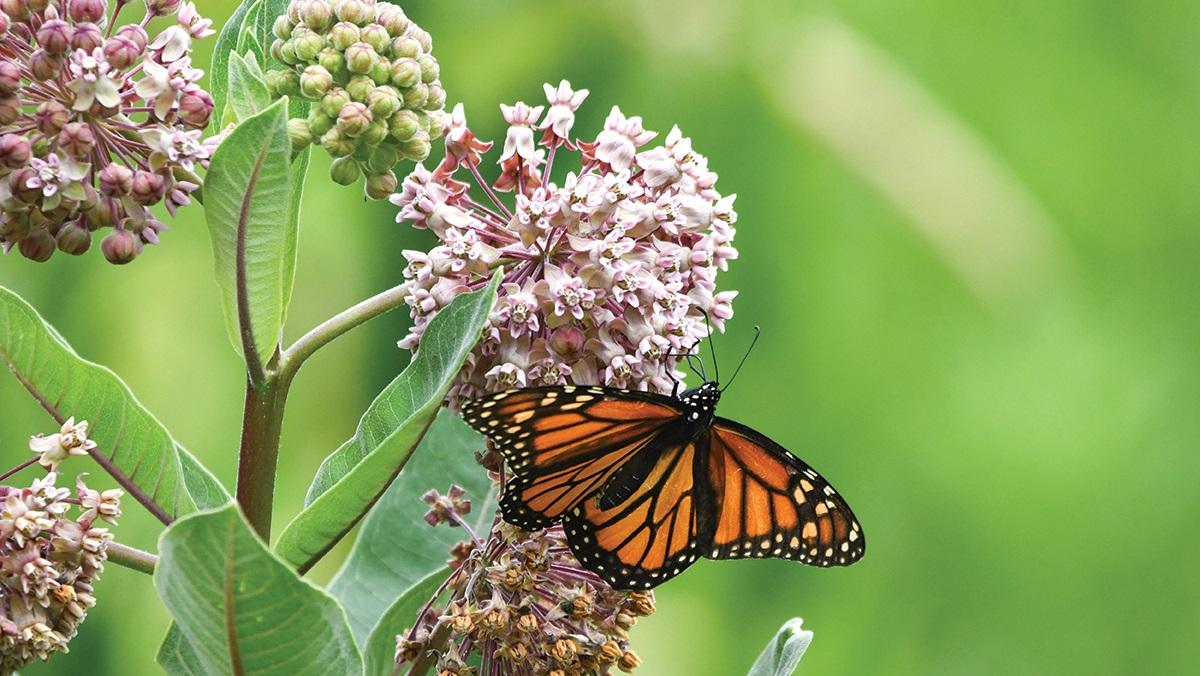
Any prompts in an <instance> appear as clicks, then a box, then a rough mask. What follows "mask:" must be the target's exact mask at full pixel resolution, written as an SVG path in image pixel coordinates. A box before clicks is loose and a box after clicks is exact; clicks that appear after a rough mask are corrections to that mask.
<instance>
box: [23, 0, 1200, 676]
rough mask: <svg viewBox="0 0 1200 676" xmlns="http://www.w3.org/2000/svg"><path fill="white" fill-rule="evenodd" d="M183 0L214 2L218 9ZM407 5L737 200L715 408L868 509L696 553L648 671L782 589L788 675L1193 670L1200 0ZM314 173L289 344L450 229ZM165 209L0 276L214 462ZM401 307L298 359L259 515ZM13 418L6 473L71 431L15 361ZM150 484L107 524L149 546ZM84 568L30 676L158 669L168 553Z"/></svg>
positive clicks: (312, 456)
mask: <svg viewBox="0 0 1200 676" xmlns="http://www.w3.org/2000/svg"><path fill="white" fill-rule="evenodd" d="M199 4H200V5H201V6H202V11H203V12H205V13H206V14H208V15H210V16H212V17H214V18H215V19H217V23H218V25H220V24H221V23H222V22H223V20H224V18H225V17H226V16H228V14H229V13H230V11H231V10H232V6H233V4H234V3H233V0H215V1H214V0H204V1H203V2H201V3H199ZM1001 5H1002V7H1001ZM403 6H404V8H405V10H406V11H408V12H409V14H410V15H411V16H412V17H413V18H414V19H416V20H417V21H418V22H419V23H420V24H421V25H422V26H424V27H425V28H426V29H427V30H429V31H430V32H431V33H432V34H433V36H434V41H435V51H434V53H435V55H436V56H437V58H438V59H439V60H440V62H441V65H442V79H443V81H444V83H445V84H446V87H447V89H448V91H449V95H450V101H451V102H454V101H463V102H465V103H466V105H467V110H468V115H469V119H470V120H471V121H472V123H473V127H474V128H475V130H476V131H477V133H479V135H480V136H481V137H483V138H493V139H502V138H503V130H502V127H501V120H500V117H499V114H498V110H497V107H496V106H497V104H498V103H501V102H512V101H515V100H517V99H524V100H526V101H528V102H530V103H536V102H540V101H541V98H542V92H541V83H542V82H545V81H551V82H557V81H558V80H559V79H560V78H567V79H569V80H571V82H572V83H573V84H575V85H576V86H578V87H587V88H589V89H591V92H592V93H591V97H590V99H589V100H588V102H587V103H586V104H585V106H584V108H583V109H582V111H581V116H580V119H579V122H578V124H577V125H576V127H575V129H576V133H577V134H580V135H586V134H591V133H594V131H596V130H598V129H599V126H600V125H601V124H602V121H603V118H604V116H605V115H606V114H607V112H608V108H609V106H610V105H612V104H619V105H620V106H621V107H622V109H623V110H624V111H625V112H626V113H628V114H640V115H642V116H644V118H645V120H646V124H647V127H649V128H651V129H658V130H661V131H662V132H664V133H665V132H666V131H667V130H669V129H670V126H671V125H672V124H679V125H680V127H681V128H682V129H683V131H684V133H685V134H687V135H689V136H691V137H692V138H693V140H694V143H695V146H696V148H697V150H698V151H700V152H702V153H705V154H707V155H708V156H709V158H710V163H711V166H712V167H713V168H714V169H715V170H716V171H717V172H719V173H720V176H721V180H720V183H719V184H718V188H720V189H721V190H722V191H723V192H726V193H733V192H736V193H737V194H738V195H739V199H738V202H737V208H738V211H739V213H740V220H739V222H738V231H739V234H738V237H737V240H736V244H737V246H738V248H739V249H740V251H741V259H740V260H738V261H736V262H735V265H734V267H733V269H732V270H731V272H729V273H728V274H726V275H725V276H724V277H723V280H722V285H723V287H724V288H729V289H738V290H740V291H741V295H740V296H739V297H738V299H737V301H736V303H735V309H736V313H737V316H736V318H735V320H734V321H733V322H732V323H731V325H730V329H731V331H730V333H731V335H730V336H729V337H728V338H725V339H722V340H720V341H719V343H718V350H719V351H720V352H722V353H723V354H724V356H725V359H726V360H732V359H733V358H734V355H735V354H737V353H739V352H740V351H741V350H742V349H743V346H744V345H745V344H746V343H747V342H748V340H749V336H750V332H751V328H752V326H753V325H754V324H755V323H760V324H762V325H763V338H762V341H761V342H760V345H759V347H758V349H757V351H756V352H755V354H754V356H753V358H752V359H751V361H750V362H749V364H748V365H747V367H746V370H745V371H744V372H743V375H742V376H741V379H740V380H739V382H738V384H737V386H736V387H735V388H734V389H732V390H731V391H730V392H729V393H728V395H727V397H726V399H725V401H723V402H722V413H723V414H724V415H727V416H729V417H733V418H736V419H739V420H742V421H745V422H746V423H749V424H752V425H753V426H755V427H757V428H758V429H760V430H762V431H764V432H766V433H767V434H769V435H771V436H772V437H774V438H775V439H777V440H778V441H780V442H781V443H783V444H784V445H786V446H787V447H789V448H790V449H792V450H793V451H795V452H796V453H797V454H798V455H801V456H803V457H804V458H806V459H807V460H808V461H809V462H811V463H812V464H813V465H814V466H816V467H817V468H818V469H820V470H821V471H822V472H823V473H825V474H826V475H827V476H829V477H830V478H831V479H832V481H833V482H834V483H835V485H837V486H838V488H839V490H840V491H841V492H842V493H844V494H845V495H846V496H847V498H848V499H849V500H850V501H851V503H852V504H853V505H854V507H855V510H856V512H857V514H858V516H859V518H860V520H861V521H862V523H863V524H864V527H865V530H866V534H867V537H868V539H869V541H870V547H869V552H868V555H867V557H866V559H865V561H863V562H862V563H861V564H859V565H857V566H854V567H853V568H850V569H844V570H816V569H809V568H805V567H803V566H799V565H795V564H792V563H786V562H780V561H745V562H716V563H715V562H701V563H699V564H697V565H696V566H695V567H694V570H692V571H690V572H688V573H687V574H686V575H684V576H682V577H681V578H679V579H678V580H677V581H674V582H672V583H670V584H667V585H666V586H664V587H663V588H662V589H661V590H660V591H659V595H658V599H659V611H658V613H657V614H656V615H654V616H653V617H651V618H649V619H647V620H645V621H643V622H642V623H640V624H639V625H638V627H637V629H636V630H635V632H634V634H633V638H634V647H635V649H636V650H637V651H638V652H639V653H640V654H641V656H642V657H643V659H644V666H643V668H642V669H641V670H640V671H639V673H643V674H650V675H658V674H738V673H744V672H745V669H746V668H747V667H748V666H749V664H750V663H751V662H752V661H753V659H754V656H755V655H756V654H757V652H758V651H759V649H760V647H761V646H762V645H763V643H764V642H765V641H766V640H767V639H768V638H769V637H770V636H771V634H772V633H773V632H774V630H775V629H776V628H777V627H778V625H779V624H780V623H782V622H783V621H784V620H785V619H787V618H788V617H791V616H793V615H801V616H803V617H804V619H805V626H806V627H807V628H809V629H811V630H813V631H815V632H816V638H815V641H814V643H813V645H812V648H811V649H810V651H809V653H808V655H807V657H806V658H805V661H804V663H803V664H802V667H801V673H809V674H859V673H887V674H908V673H911V674H962V673H1005V674H1014V673H1032V674H1045V673H1062V674H1066V673H1080V674H1097V673H1105V674H1121V673H1182V672H1186V671H1190V670H1191V669H1194V668H1195V664H1196V657H1195V637H1196V636H1198V635H1200V578H1197V577H1196V576H1195V574H1194V572H1189V571H1194V568H1193V566H1194V565H1195V564H1194V562H1195V559H1196V556H1197V555H1200V538H1196V537H1195V535H1196V525H1195V517H1196V514H1197V513H1198V510H1200V491H1197V486H1198V485H1200V453H1198V452H1197V451H1198V450H1200V448H1198V444H1197V439H1198V438H1200V415H1198V414H1197V406H1198V405H1200V387H1197V381H1198V379H1200V359H1197V357H1196V351H1197V347H1198V346H1200V307H1198V306H1197V303H1196V292H1197V284H1198V283H1200V274H1198V273H1197V269H1198V267H1197V266H1198V263H1200V229H1198V228H1197V227H1196V225H1197V218H1198V217H1200V189H1198V188H1197V184H1198V181H1200V178H1198V177H1200V152H1198V149H1200V58H1198V57H1197V48H1196V45H1197V44H1200V4H1198V3H1179V2H1164V1H1160V2H1131V1H1128V0H1125V1H1115V2H1105V3H1097V2H1091V1H1090V0H1059V1H1058V2H1053V3H1043V2H1014V3H962V2H955V1H952V0H929V1H924V2H894V3H878V2H869V1H863V0H858V1H855V0H846V1H827V2H803V3H792V4H784V3H729V2H718V1H715V0H713V1H708V2H695V1H686V0H669V1H666V2H664V1H660V2H655V3H647V2H638V1H634V0H629V1H620V2H617V1H610V2H603V3H601V2H579V3H559V2H544V3H540V2H508V3H489V2H482V1H480V2H450V1H446V0H443V1H441V2H433V1H432V0H414V1H412V2H406V3H404V5H403ZM213 42H214V41H213V40H208V41H206V43H207V44H204V45H202V47H201V50H200V51H201V53H200V54H199V55H198V58H197V61H198V62H200V63H207V59H208V50H210V49H211V47H212V43H213ZM493 161H494V157H493ZM324 170H325V165H324V164H323V163H321V162H318V164H317V166H316V168H315V170H314V172H313V174H312V175H311V176H310V182H309V192H308V193H307V196H306V205H307V206H306V210H305V212H304V217H303V225H302V235H301V251H300V264H299V275H298V280H297V286H296V293H295V302H294V305H293V307H292V312H291V317H290V323H289V327H288V334H289V337H295V336H297V335H299V333H300V332H302V331H304V330H307V329H308V328H309V327H311V326H312V325H314V324H315V323H317V322H319V321H321V320H322V319H324V318H325V317H327V316H329V315H330V314H332V313H334V312H336V311H338V310H340V309H341V308H343V307H345V306H347V305H348V304H350V303H352V302H354V301H356V300H359V299H361V298H364V297H366V296H368V295H370V294H372V293H375V292H377V291H379V290H382V289H384V288H387V287H388V286H390V285H393V284H395V283H396V282H397V280H399V279H400V277H401V274H400V271H401V269H402V267H403V265H404V263H403V260H402V258H401V257H400V250H401V249H402V248H409V247H418V248H427V247H428V245H429V242H430V239H429V237H428V233H425V232H416V231H413V230H411V229H409V228H407V227H406V226H402V225H396V224H395V223H394V222H393V220H392V219H393V214H394V212H393V209H392V208H391V207H390V205H387V204H386V203H385V204H366V203H364V202H363V201H362V199H361V198H360V193H359V192H358V191H357V190H356V189H343V188H338V187H335V186H333V185H331V184H330V183H328V182H327V181H325V180H323V172H324ZM171 225H172V230H171V232H170V233H168V234H167V235H166V237H165V243H164V245H163V246H161V247H159V248H156V249H153V250H149V251H147V253H146V254H145V255H144V256H143V257H142V258H141V259H139V260H138V261H137V262H136V263H135V264H133V265H132V266H130V267H128V268H125V269H118V268H114V267H112V266H109V265H107V264H105V263H104V262H103V260H102V258H101V257H100V256H99V254H98V252H92V254H90V255H88V256H86V257H85V258H84V259H83V260H77V259H72V260H68V258H67V257H66V256H63V255H61V254H60V255H58V256H56V257H55V258H54V260H52V261H51V262H50V263H49V264H46V265H35V264H32V263H29V262H27V261H25V260H23V259H20V258H17V257H9V258H7V259H5V260H3V262H2V263H0V283H3V284H4V285H6V286H9V287H11V288H13V289H15V290H16V291H18V292H19V293H21V294H23V295H24V296H25V297H26V298H28V299H29V300H30V301H31V302H32V303H33V304H34V305H35V306H36V307H37V308H38V309H39V310H40V311H41V312H42V313H44V314H45V316H46V317H47V318H48V319H49V320H50V321H51V322H52V323H53V324H54V325H55V326H57V327H58V328H59V330H60V331H61V332H62V333H63V334H64V335H65V336H66V337H67V339H68V340H69V341H70V342H71V343H72V344H73V345H74V346H75V347H76V349H77V350H78V351H79V352H80V353H81V354H82V355H84V356H85V357H87V358H89V359H92V360H94V361H97V362H100V363H102V364H106V365H108V366H110V367H112V368H113V369H114V370H116V371H117V372H118V373H119V374H121V375H122V376H123V377H124V378H125V379H126V380H127V382H128V383H129V385H130V386H131V387H132V389H133V390H134V392H135V393H137V395H138V397H140V398H141V400H142V401H143V402H144V403H145V404H146V405H147V406H148V407H149V408H150V410H152V411H154V412H155V413H156V414H157V415H158V416H159V417H160V418H161V419H162V420H163V421H164V422H165V423H166V424H167V425H168V427H169V428H170V429H171V430H172V431H173V432H174V434H175V435H176V437H177V438H178V439H179V440H180V441H181V442H182V443H183V444H184V445H186V446H187V447H188V448H189V449H191V450H192V451H193V452H195V453H196V454H197V455H198V456H199V457H200V458H201V459H202V460H203V461H204V462H206V463H207V464H208V465H209V466H210V467H211V468H213V470H214V471H216V473H217V474H218V475H219V476H220V477H221V478H222V479H224V480H226V481H227V482H230V483H232V479H233V475H234V468H235V464H236V449H237V440H238V430H239V422H240V413H241V410H240V409H241V396H242V375H241V372H240V371H239V368H238V361H237V358H236V356H235V355H234V353H233V351H232V350H231V349H230V346H229V344H228V341H227V340H226V337H225V329H224V327H223V325H222V317H221V312H220V309H219V299H218V293H217V287H216V285H215V283H214V282H213V278H212V271H211V255H210V248H209V242H208V235H207V233H206V232H205V226H204V222H203V218H202V214H201V211H200V209H198V208H197V209H188V210H185V213H184V215H183V216H182V218H180V219H179V220H177V221H175V222H173V223H172V224H171ZM406 322H407V318H406V317H404V316H403V314H402V313H395V314H392V315H389V316H386V317H385V318H382V319H379V320H376V321H375V322H374V323H372V324H370V325H368V326H366V327H364V328H362V329H360V330H358V331H357V332H355V333H353V334H351V335H350V336H348V337H346V338H343V339H342V340H341V341H339V342H337V343H335V344H334V345H333V346H331V347H330V348H328V349H327V350H326V351H324V352H323V353H322V354H321V355H319V356H318V357H317V358H316V359H314V360H313V361H312V362H310V363H309V365H308V366H307V367H306V368H305V369H304V371H303V373H302V374H301V375H300V377H299V379H298V381H297V383H296V386H295V388H294V390H293V398H292V402H291V407H290V409H289V412H288V417H287V421H286V424H285V429H284V439H283V444H284V460H283V462H282V463H281V478H280V490H279V495H278V509H279V514H280V517H279V518H277V519H276V523H277V524H278V523H281V522H285V518H284V515H290V514H292V513H294V512H295V510H296V509H297V508H298V506H299V505H300V503H301V499H302V496H303V493H304V490H305V488H306V486H307V485H308V481H309V478H310V477H311V475H312V473H313V471H314V470H315V469H316V467H317V465H318V463H319V462H320V460H321V458H322V457H323V456H324V455H326V454H327V453H329V452H330V451H331V450H332V449H334V448H336V447H337V445H338V444H340V443H341V442H342V441H344V440H345V439H346V438H347V437H348V436H349V435H350V434H351V432H352V431H353V429H354V425H355V423H356V421H357V418H358V416H359V414H360V413H361V411H362V410H363V409H364V408H365V406H366V405H367V403H368V402H369V401H370V400H371V398H372V397H373V395H374V394H375V393H376V392H378V390H379V389H380V388H381V387H382V386H383V385H384V384H385V383H386V382H387V381H389V380H390V379H391V378H392V377H393V376H394V375H395V374H396V373H397V372H398V370H399V369H400V368H402V366H403V365H404V363H405V362H406V354H405V353H404V352H402V351H401V350H398V349H397V348H396V347H395V341H396V340H398V339H399V338H400V337H402V336H403V335H404V332H405V325H406ZM0 413H2V415H0V460H2V461H3V462H2V463H0V464H3V465H5V466H9V465H12V464H15V463H16V462H17V461H18V460H23V459H24V458H25V457H26V450H25V442H26V439H27V437H28V435H30V434H32V433H35V432H39V431H46V432H48V431H50V430H51V429H52V424H51V423H50V422H49V420H48V418H47V417H46V416H45V415H44V414H43V413H42V412H41V411H40V410H39V409H37V408H36V407H35V406H34V405H33V403H32V402H31V401H30V400H29V399H28V397H27V396H26V395H25V393H24V392H23V390H22V389H21V388H20V387H19V386H18V384H17V383H16V382H15V381H14V380H13V379H11V378H7V377H6V378H0ZM77 469H78V468H77ZM70 471H75V470H70ZM137 511H138V510H137V509H136V508H135V507H133V508H130V510H129V512H130V514H129V515H128V516H127V517H126V518H125V519H124V520H123V521H122V523H121V526H120V527H119V529H118V530H117V534H118V537H119V538H120V539H121V540H126V541H129V542H131V543H132V544H135V545H139V546H143V547H152V546H153V545H154V539H155V537H156V536H157V532H158V529H157V528H156V527H155V524H154V523H153V522H152V521H151V520H150V519H149V518H146V517H144V516H143V515H142V514H139V513H137ZM345 551H346V548H345V547H344V546H343V547H342V548H340V549H339V550H337V551H336V552H335V554H334V558H337V557H340V556H343V555H344V553H345ZM333 569H334V566H333V565H332V564H326V565H323V566H321V567H320V568H318V569H317V570H316V571H315V572H314V573H313V575H312V576H313V578H314V579H316V580H317V581H319V582H323V581H326V580H328V578H329V576H330V575H331V574H332V571H333ZM98 596H99V598H100V602H99V606H98V607H97V608H96V610H95V611H94V612H93V614H92V616H91V617H90V618H89V619H88V621H87V623H86V624H85V625H84V626H83V631H82V633H81V635H80V636H79V637H78V638H77V639H76V640H75V641H74V643H73V644H72V651H71V653H70V654H69V655H66V656H60V657H57V658H55V659H54V660H53V661H52V662H51V663H50V664H48V665H38V666H36V667H34V668H30V669H29V670H28V671H27V673H29V674H43V675H45V674H68V673H71V674H74V673H88V674H95V675H97V676H100V675H105V674H138V673H155V672H156V671H157V667H156V666H154V663H153V654H154V651H155V649H156V647H157V643H158V638H159V637H160V636H161V634H162V633H163V631H164V630H165V626H166V614H165V611H164V610H163V608H162V606H161V605H160V603H159V602H158V600H157V598H156V597H155V595H154V593H153V589H152V587H151V586H150V584H149V581H148V580H147V579H146V578H144V577H143V576H140V575H138V574H136V573H132V572H129V571H127V570H125V569H122V568H119V567H116V566H110V567H109V571H108V572H107V573H106V575H105V577H104V579H103V581H102V582H101V584H100V586H99V594H98Z"/></svg>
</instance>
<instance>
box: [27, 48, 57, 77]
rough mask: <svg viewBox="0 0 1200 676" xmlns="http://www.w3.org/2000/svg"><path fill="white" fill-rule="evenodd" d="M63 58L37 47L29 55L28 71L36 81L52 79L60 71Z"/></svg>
mask: <svg viewBox="0 0 1200 676" xmlns="http://www.w3.org/2000/svg"><path fill="white" fill-rule="evenodd" d="M62 66H63V60H62V58H61V57H57V56H54V55H53V54H50V53H49V52H47V51H46V50H44V49H38V50H37V51H36V52H34V53H33V55H32V56H30V57H29V71H30V72H31V73H32V74H33V79H35V80H37V81H38V82H46V81H48V80H53V79H54V78H55V77H56V76H57V75H58V74H59V72H61V71H62Z"/></svg>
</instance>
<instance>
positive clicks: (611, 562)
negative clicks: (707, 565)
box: [563, 438, 712, 589]
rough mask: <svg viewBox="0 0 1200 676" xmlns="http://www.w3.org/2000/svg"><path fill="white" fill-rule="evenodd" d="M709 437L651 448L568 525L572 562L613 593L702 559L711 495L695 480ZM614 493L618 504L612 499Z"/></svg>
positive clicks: (698, 477)
mask: <svg viewBox="0 0 1200 676" xmlns="http://www.w3.org/2000/svg"><path fill="white" fill-rule="evenodd" d="M705 444H706V440H705V439H704V438H700V439H696V440H691V441H688V440H683V441H678V442H673V443H671V442H668V443H666V444H663V445H661V446H657V447H653V446H652V447H649V448H647V449H645V450H643V451H642V453H644V454H646V455H643V456H640V457H639V458H638V459H635V460H633V461H632V462H633V463H637V464H645V472H640V471H638V472H622V473H621V474H623V475H625V476H621V475H618V476H615V477H614V479H613V483H612V484H610V485H609V486H606V487H605V489H604V491H602V492H601V493H600V494H599V495H597V496H595V497H594V498H592V499H588V500H585V501H584V502H583V503H582V504H580V505H579V506H577V507H576V508H575V509H573V510H572V511H571V512H570V513H568V514H567V515H566V517H565V518H564V519H563V528H564V529H565V530H566V533H567V543H568V544H569V545H570V547H571V551H572V552H573V553H574V554H575V558H577V559H579V561H580V563H582V564H583V565H584V566H585V567H586V568H588V569H590V570H592V571H593V572H595V573H597V574H598V575H600V576H601V577H603V578H604V579H605V580H606V581H608V583H609V584H610V585H612V586H613V587H614V588H616V589H648V588H651V587H654V586H657V585H659V584H661V583H663V582H665V581H666V580H669V579H670V578H672V577H674V576H676V575H678V574H679V573H681V572H683V570H684V569H686V568H687V567H688V566H690V565H691V564H692V562H694V561H695V560H696V559H697V558H699V557H700V556H701V555H703V553H704V548H703V547H704V545H703V543H704V542H706V541H707V540H708V535H709V533H708V531H711V529H712V526H711V519H710V518H708V517H709V514H708V512H707V511H706V510H707V508H708V507H709V506H710V505H711V501H712V495H711V494H710V492H709V489H708V487H707V484H706V483H705V482H704V481H703V475H702V474H700V473H698V472H697V470H698V468H699V464H700V461H701V459H702V458H703V456H704V446H705ZM611 492H616V493H617V494H618V496H619V497H620V499H619V500H613V499H611V498H610V495H611Z"/></svg>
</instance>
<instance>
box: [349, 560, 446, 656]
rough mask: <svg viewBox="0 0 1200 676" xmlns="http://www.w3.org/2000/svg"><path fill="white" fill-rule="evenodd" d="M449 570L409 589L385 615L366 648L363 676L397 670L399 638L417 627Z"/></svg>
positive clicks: (364, 648) (433, 574)
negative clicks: (418, 615)
mask: <svg viewBox="0 0 1200 676" xmlns="http://www.w3.org/2000/svg"><path fill="white" fill-rule="evenodd" d="M449 574H450V571H449V570H440V571H438V572H436V573H430V574H429V575H426V576H425V577H424V579H422V580H421V581H420V582H417V583H416V584H414V585H413V586H411V587H409V588H408V590H407V591H405V592H404V593H403V594H401V595H400V598H398V599H396V602H395V603H393V604H392V607H391V608H388V610H387V612H386V613H384V615H383V618H382V619H380V620H379V624H377V625H376V626H375V629H374V630H373V631H372V632H371V637H370V638H368V639H367V644H366V645H365V646H363V674H364V675H365V676H372V675H373V674H388V673H391V672H392V671H393V670H395V668H396V636H397V635H398V634H399V633H400V632H402V631H404V630H406V629H408V628H409V627H411V626H413V624H414V623H415V622H416V619H417V614H418V613H420V612H421V608H422V607H424V606H425V604H426V603H427V602H428V601H429V599H430V598H432V597H433V595H434V594H436V593H437V591H438V589H439V588H440V587H441V586H442V583H443V582H445V581H446V577H447V576H448V575H449Z"/></svg>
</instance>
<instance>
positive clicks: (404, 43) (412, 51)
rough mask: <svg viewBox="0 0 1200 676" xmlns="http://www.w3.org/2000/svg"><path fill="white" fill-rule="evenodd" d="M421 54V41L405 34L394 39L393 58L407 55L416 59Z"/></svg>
mask: <svg viewBox="0 0 1200 676" xmlns="http://www.w3.org/2000/svg"><path fill="white" fill-rule="evenodd" d="M420 55H421V43H419V42H417V41H416V40H414V39H412V38H410V37H407V36H404V37H399V38H393V39H392V58H393V59H398V58H401V57H407V58H410V59H415V58H417V57H418V56H420Z"/></svg>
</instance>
